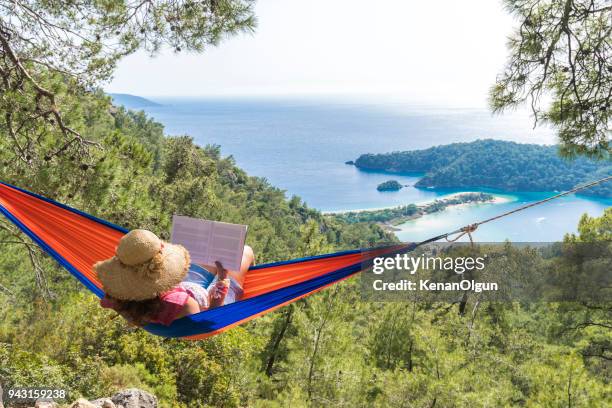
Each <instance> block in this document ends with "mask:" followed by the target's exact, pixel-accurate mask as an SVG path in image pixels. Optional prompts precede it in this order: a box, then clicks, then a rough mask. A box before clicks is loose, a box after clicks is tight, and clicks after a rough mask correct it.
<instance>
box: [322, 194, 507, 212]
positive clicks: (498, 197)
mask: <svg viewBox="0 0 612 408" xmlns="http://www.w3.org/2000/svg"><path fill="white" fill-rule="evenodd" d="M473 193H480V191H459V192H456V193H450V194H446V195H442V196H439V197H437V198H435V199H433V200H425V201H417V202H415V203H411V204H415V205H417V206H425V205H429V204H432V203H434V202H435V201H440V200H447V199H452V198H455V197H457V196H460V195H462V194H473ZM491 195H492V196H493V200H491V201H487V202H485V203H462V204H454V205H452V207H455V208H457V207H461V206H471V205H482V204H505V203H509V202H512V201H516V199H517V198H516V197H515V196H513V195H510V194H508V195H505V194H503V195H502V194H491ZM397 207H399V206H398V205H392V206H385V207H373V208H358V209H352V210H332V211H321V213H322V214H323V215H337V214H348V213H361V212H368V211H381V210H391V209H394V208H397Z"/></svg>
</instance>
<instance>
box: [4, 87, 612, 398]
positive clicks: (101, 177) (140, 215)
mask: <svg viewBox="0 0 612 408" xmlns="http://www.w3.org/2000/svg"><path fill="white" fill-rule="evenodd" d="M71 103H72V106H73V108H74V109H73V110H72V111H71V112H72V113H73V116H72V118H73V120H74V121H78V123H80V125H82V129H83V132H84V133H85V134H87V135H88V136H90V137H92V138H93V140H95V141H97V142H99V143H100V145H101V146H100V148H95V149H91V150H90V153H89V154H87V155H85V156H83V157H77V156H74V155H72V154H71V153H67V154H63V153H60V154H58V155H56V156H53V157H44V156H43V157H38V156H31V157H29V158H28V159H27V160H20V159H18V158H15V155H14V154H12V152H11V150H10V149H8V146H10V144H9V142H8V141H7V138H6V137H5V136H3V137H2V138H0V148H1V149H0V155H1V156H2V160H1V163H2V169H1V172H0V177H1V178H2V180H5V181H8V182H11V183H14V184H16V185H19V186H22V187H25V188H28V189H31V190H33V191H36V192H38V193H41V194H44V195H46V196H49V197H51V198H54V199H56V200H59V201H62V202H65V203H67V204H69V205H71V206H74V207H76V208H79V209H83V210H85V211H87V212H90V213H93V214H95V215H97V216H100V217H103V218H105V219H108V220H110V221H112V222H114V223H117V224H120V225H124V226H126V227H129V228H134V227H144V228H149V229H152V230H153V231H155V232H157V233H159V234H161V235H162V236H164V237H168V230H169V226H170V217H171V215H172V214H173V213H182V214H187V215H192V216H197V217H206V218H212V219H219V220H224V221H234V222H240V223H246V224H249V227H250V228H249V237H248V239H249V242H248V243H249V244H250V245H252V246H253V247H254V248H255V252H256V253H257V257H258V259H257V260H258V262H265V261H272V260H282V259H289V258H295V257H299V256H304V255H311V254H319V253H324V252H329V251H332V250H334V249H340V248H355V247H360V246H367V245H370V244H374V243H380V242H383V241H385V240H389V239H390V237H389V236H387V235H385V234H384V233H383V231H382V230H381V229H380V228H378V227H377V226H374V225H369V224H362V223H356V224H350V225H348V224H345V223H342V222H339V221H337V220H331V219H326V218H324V217H323V216H322V215H321V214H320V213H319V212H317V211H315V210H312V209H309V208H308V207H307V206H306V205H305V204H304V203H302V202H301V201H300V200H299V199H298V198H295V197H294V198H290V199H286V198H285V196H284V194H283V192H282V191H280V190H278V189H276V188H274V187H272V186H270V185H268V184H267V183H266V182H265V181H264V180H261V179H257V178H254V177H249V176H248V175H247V174H245V173H244V171H242V170H240V169H239V168H237V167H236V166H235V165H234V163H233V162H232V159H231V158H223V157H222V154H221V150H220V149H219V147H214V146H208V147H199V146H197V145H195V144H194V143H193V142H192V140H191V139H190V138H189V137H176V138H169V137H165V136H164V134H163V129H162V127H161V126H160V125H159V124H157V123H155V122H153V121H151V120H150V119H148V118H147V117H146V116H145V115H143V114H142V113H132V112H126V111H124V110H122V109H116V108H112V107H111V106H110V105H109V102H108V99H107V98H106V97H104V96H103V95H101V94H94V95H85V96H83V97H82V98H80V99H78V100H72V101H71ZM46 142H47V143H49V144H51V145H52V144H53V143H55V142H56V141H55V140H53V139H51V138H49V139H47V140H46ZM611 219H612V212H611V211H608V212H607V214H606V217H605V218H602V219H592V218H588V217H585V218H584V219H583V221H582V223H581V227H580V236H578V237H575V238H573V239H576V240H579V239H588V240H600V239H605V237H606V236H607V237H609V234H610V232H609V229H610V228H609V225H610V222H611V221H610V220H611ZM605 234H608V235H605ZM75 239H78V237H75ZM0 248H1V249H2V251H1V252H0V383H2V385H3V386H4V387H5V388H6V387H8V386H11V385H33V384H44V385H46V386H56V387H61V388H65V389H67V390H69V391H70V393H71V399H75V398H76V397H77V396H78V395H79V394H82V395H84V396H87V397H90V398H95V397H99V396H102V395H110V394H111V393H112V392H114V391H115V390H117V389H121V388H125V387H130V386H136V387H140V388H143V389H146V390H150V391H151V392H153V393H154V394H155V395H157V396H158V397H159V398H160V399H161V403H162V406H164V407H182V408H187V407H189V408H194V407H195V408H197V407H213V406H214V407H219V406H223V407H243V406H254V407H285V406H292V407H306V406H347V407H354V406H368V407H370V406H374V407H387V406H397V407H400V406H418V407H431V406H436V407H451V406H458V407H478V406H481V407H485V406H517V405H518V406H522V405H525V406H566V405H567V404H568V398H569V399H570V400H571V401H570V402H569V404H571V406H582V407H588V406H604V405H605V404H606V403H608V402H609V401H610V398H611V395H610V392H609V387H608V385H609V381H610V373H609V371H608V370H607V369H606V367H607V366H606V361H607V360H608V359H609V358H610V354H609V353H610V352H609V350H610V349H609V344H610V333H609V329H606V327H605V325H606V324H607V323H606V322H607V321H608V320H609V311H606V310H605V309H602V308H600V307H599V306H597V305H594V306H593V305H581V304H519V303H509V302H507V303H481V302H478V301H477V299H476V298H471V297H469V298H468V299H467V302H464V303H463V305H462V306H461V305H459V304H447V303H435V302H434V303H432V302H409V303H375V302H365V301H362V300H361V297H360V291H359V281H358V280H356V279H351V280H349V281H345V282H341V283H339V284H337V285H335V286H333V287H331V288H328V289H326V290H324V291H322V292H321V293H320V294H317V295H313V296H311V297H309V298H306V299H303V300H301V301H299V302H297V303H295V304H293V305H290V306H287V307H284V308H282V309H280V310H279V311H277V312H274V313H271V314H269V315H266V316H263V317H260V318H258V319H256V320H254V321H252V322H250V323H248V324H245V325H243V326H239V327H236V328H233V329H232V330H230V331H228V332H226V333H224V334H221V335H218V336H215V337H213V338H211V339H209V340H205V341H200V342H195V343H194V342H183V341H180V340H166V339H161V338H158V337H154V336H152V335H149V334H148V333H146V332H144V331H142V330H138V329H134V328H130V327H128V326H127V325H126V323H125V322H124V321H123V320H122V319H120V318H115V317H114V313H112V312H109V311H108V310H104V309H102V308H100V307H99V305H98V302H97V300H96V298H95V297H94V296H93V295H91V294H90V293H89V292H87V291H85V290H84V289H83V288H82V287H81V286H80V284H79V283H78V282H77V281H76V280H75V279H74V278H72V277H71V276H70V275H69V274H68V273H67V272H66V271H64V270H62V269H60V268H59V267H58V266H57V265H56V264H55V262H53V261H52V260H51V259H50V258H48V257H46V256H44V255H43V254H41V252H40V250H38V249H37V247H36V246H34V245H32V243H31V241H29V240H28V239H27V238H26V237H24V236H23V235H22V234H20V233H18V232H17V231H16V230H15V228H14V227H12V225H11V224H9V223H8V222H6V221H0ZM506 250H507V251H508V254H507V256H508V257H509V259H516V260H518V259H521V260H522V262H533V264H534V265H535V266H534V268H537V265H538V264H539V263H541V262H546V260H543V259H541V258H539V257H538V255H537V254H535V253H533V252H532V251H529V250H527V249H526V250H524V251H522V252H517V251H518V250H515V249H512V248H510V247H508V248H507V249H506ZM568 262H571V260H569V261H568ZM508 267H509V268H510V269H509V272H508V273H511V268H512V264H509V266H508ZM568 390H569V397H568Z"/></svg>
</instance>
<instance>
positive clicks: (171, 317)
mask: <svg viewBox="0 0 612 408" xmlns="http://www.w3.org/2000/svg"><path fill="white" fill-rule="evenodd" d="M200 289H201V290H203V292H204V293H202V294H201V296H200V297H203V296H205V297H206V298H208V296H209V293H208V291H207V290H206V289H205V288H203V287H200ZM211 291H212V292H211V295H212V297H214V298H217V299H220V302H221V304H223V300H224V299H225V296H226V295H227V292H228V288H227V285H225V284H224V283H223V282H215V283H214V284H213V285H212V286H211ZM190 297H191V298H193V299H194V300H195V301H196V302H198V297H197V296H195V294H194V293H193V292H192V291H191V290H190V289H189V287H187V288H184V287H181V286H175V287H174V288H172V289H170V290H169V291H167V292H164V293H162V294H161V295H160V296H159V298H160V300H161V307H160V310H159V311H158V312H157V314H156V315H155V316H152V318H151V320H150V322H151V323H160V324H163V325H164V326H170V324H171V323H172V322H173V321H175V320H176V319H177V318H178V316H179V315H180V314H181V312H182V311H183V308H184V307H185V305H186V304H187V302H188V301H189V298H190ZM203 300H205V302H203ZM198 304H199V305H200V308H201V310H206V309H208V307H209V301H208V299H200V301H199V302H198ZM100 305H101V306H102V307H104V308H107V309H113V310H115V311H117V305H116V304H115V302H113V301H112V300H111V299H107V298H103V299H101V300H100Z"/></svg>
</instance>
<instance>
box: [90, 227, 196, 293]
mask: <svg viewBox="0 0 612 408" xmlns="http://www.w3.org/2000/svg"><path fill="white" fill-rule="evenodd" d="M189 265H190V260H189V252H188V251H187V250H186V249H185V248H184V247H182V246H181V245H173V244H170V243H167V242H164V241H162V240H161V239H159V238H158V237H157V235H155V234H154V233H152V232H151V231H147V230H141V229H137V230H133V231H130V232H129V233H127V234H126V235H124V236H123V238H121V241H119V245H118V246H117V249H116V251H115V256H113V257H112V258H110V259H107V260H105V261H101V262H98V263H96V264H95V265H94V269H95V270H96V272H97V273H98V278H99V279H100V281H101V282H102V286H103V289H104V291H105V292H106V293H107V294H108V295H109V296H111V297H114V298H115V299H121V300H146V299H153V298H154V297H156V296H158V295H159V294H160V293H162V292H165V291H167V290H169V289H171V288H172V287H174V286H176V285H177V284H179V283H180V282H181V281H182V280H183V279H185V276H187V272H188V271H189Z"/></svg>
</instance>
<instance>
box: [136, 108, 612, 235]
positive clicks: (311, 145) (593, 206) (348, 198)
mask: <svg viewBox="0 0 612 408" xmlns="http://www.w3.org/2000/svg"><path fill="white" fill-rule="evenodd" d="M149 99H151V100H153V101H154V102H157V103H159V106H146V107H144V108H143V107H139V109H143V110H144V111H145V112H146V113H147V114H149V115H150V116H152V117H153V118H154V119H155V120H157V121H159V122H161V123H162V124H163V125H164V126H165V131H166V133H167V134H170V135H189V136H192V137H193V138H194V140H195V141H196V142H197V143H198V144H201V145H219V146H221V152H222V154H223V155H231V156H232V157H233V158H234V159H235V161H236V164H237V165H238V166H239V167H241V168H243V169H245V170H246V171H247V172H248V173H249V174H250V175H253V176H258V177H262V178H265V179H267V180H268V181H269V182H270V184H272V185H274V186H276V187H278V188H280V189H283V190H285V192H286V195H287V196H288V197H290V196H294V195H295V196H299V197H300V198H302V199H303V200H304V201H305V202H306V203H307V204H308V206H309V207H312V208H316V209H319V210H321V211H323V212H337V211H347V210H365V209H374V208H385V207H392V206H397V205H405V204H410V203H417V204H418V203H423V202H427V201H431V200H434V199H436V198H441V197H444V196H446V195H448V194H451V193H455V192H457V190H453V191H449V190H432V189H417V188H415V187H413V184H414V183H416V182H417V181H418V179H419V175H414V174H412V175H410V174H406V175H398V174H387V173H384V172H368V171H361V170H359V169H357V168H356V167H355V166H352V165H348V164H345V162H346V161H349V160H355V159H356V158H357V157H358V156H359V155H360V154H362V153H384V152H392V151H403V150H414V149H423V148H428V147H431V146H436V145H442V144H448V143H454V142H469V141H473V140H477V139H502V140H512V141H516V142H521V143H539V144H554V143H555V134H554V130H552V129H550V128H547V127H542V126H537V127H535V128H534V123H533V121H532V119H531V118H530V116H529V114H528V112H526V111H514V112H509V113H505V114H503V115H493V114H491V113H490V111H489V110H487V108H482V107H481V108H479V107H474V108H466V107H454V106H441V105H432V104H430V105H428V104H420V103H415V102H411V101H405V100H399V99H391V98H388V99H385V98H371V97H358V96H352V97H327V96H326V97H324V96H307V97H306V96H305V97H291V98H289V97H215V98H168V97H165V98H161V97H158V98H149ZM127 107H128V108H129V106H127ZM389 179H395V180H398V181H400V182H401V183H402V184H406V185H408V187H405V188H403V189H402V190H400V191H398V192H379V191H377V190H376V186H377V185H378V184H379V183H381V182H383V181H386V180H389ZM470 191H475V190H474V189H471V190H470ZM479 191H485V190H479ZM490 192H492V193H494V194H496V195H500V196H502V197H503V198H505V200H503V201H504V202H503V203H497V204H475V205H462V206H458V207H452V208H448V209H446V210H445V211H443V212H439V213H436V214H432V215H427V216H424V217H421V218H419V219H417V220H413V221H409V222H406V223H404V224H402V225H399V226H398V228H397V229H398V230H397V231H396V235H397V236H398V237H399V238H400V239H401V240H403V241H421V240H425V239H427V238H429V237H432V236H436V235H439V234H441V233H444V232H447V231H450V230H454V229H456V228H458V227H461V226H463V225H466V224H470V223H473V222H476V221H479V220H482V219H486V218H488V217H491V216H493V215H495V214H498V213H501V212H504V211H507V210H510V209H513V208H516V207H518V206H520V205H523V204H526V203H529V202H531V201H533V200H538V199H542V198H545V197H549V196H550V195H552V194H555V192H554V191H542V192H513V193H506V192H501V191H490ZM610 205H612V199H599V198H592V197H585V196H579V195H572V196H568V197H564V198H561V199H559V200H555V201H551V202H549V203H546V204H544V205H541V206H538V207H534V208H530V209H528V210H526V211H523V212H520V213H517V214H514V215H512V216H510V217H506V218H505V219H502V220H499V221H496V222H494V223H489V224H486V225H483V226H482V227H481V228H479V230H478V232H477V238H478V240H480V241H487V242H499V241H504V240H506V239H509V240H512V241H515V242H516V241H524V242H525V241H528V242H534V241H538V242H550V241H558V240H560V239H562V238H563V236H564V235H565V234H566V233H573V232H576V226H577V223H578V221H579V219H580V217H581V216H582V214H585V213H587V214H589V215H591V216H599V215H601V214H602V213H603V211H604V209H605V208H607V207H609V206H610Z"/></svg>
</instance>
